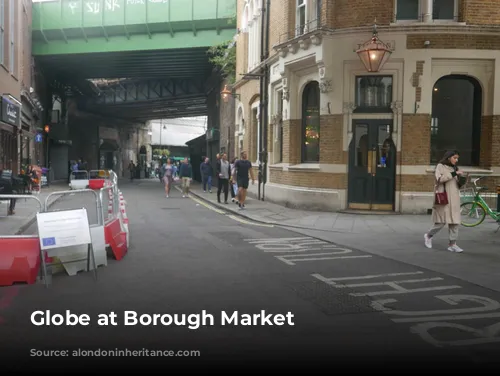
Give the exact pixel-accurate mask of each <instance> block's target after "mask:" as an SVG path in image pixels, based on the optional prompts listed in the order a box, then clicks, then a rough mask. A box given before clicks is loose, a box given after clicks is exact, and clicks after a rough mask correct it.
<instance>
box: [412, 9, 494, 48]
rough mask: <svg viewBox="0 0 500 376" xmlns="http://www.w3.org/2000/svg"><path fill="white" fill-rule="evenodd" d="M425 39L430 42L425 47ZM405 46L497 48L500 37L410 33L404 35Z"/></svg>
mask: <svg viewBox="0 0 500 376" xmlns="http://www.w3.org/2000/svg"><path fill="white" fill-rule="evenodd" d="M498 6H499V8H500V4H499V5H498ZM425 41H429V42H430V44H429V45H428V46H427V47H426V46H425V45H424V42H425ZM406 48H408V49H410V50H411V49H424V48H428V49H472V50H499V49H500V39H499V38H498V36H496V35H484V34H465V33H464V34H431V33H426V34H410V35H408V36H407V37H406Z"/></svg>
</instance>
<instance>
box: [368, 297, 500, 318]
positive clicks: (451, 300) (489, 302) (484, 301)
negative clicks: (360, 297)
mask: <svg viewBox="0 0 500 376" xmlns="http://www.w3.org/2000/svg"><path fill="white" fill-rule="evenodd" d="M435 298H436V299H439V300H441V301H443V302H445V303H448V304H449V305H452V306H456V305H458V304H459V303H460V302H474V303H477V304H480V305H481V306H480V307H475V308H457V309H438V310H433V311H399V310H393V309H391V308H387V307H385V305H386V304H389V303H396V302H397V300H396V299H383V300H375V301H374V302H373V303H372V307H373V308H374V309H376V310H377V311H382V312H384V313H387V314H389V315H395V316H432V315H458V314H463V313H477V312H488V311H495V310H497V309H499V308H500V303H499V302H497V301H496V300H493V299H490V298H485V297H483V296H476V295H438V296H435Z"/></svg>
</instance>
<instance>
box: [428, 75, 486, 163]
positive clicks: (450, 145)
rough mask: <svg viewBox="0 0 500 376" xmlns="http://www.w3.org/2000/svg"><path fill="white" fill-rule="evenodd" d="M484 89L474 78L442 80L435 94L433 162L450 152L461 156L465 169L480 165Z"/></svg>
mask: <svg viewBox="0 0 500 376" xmlns="http://www.w3.org/2000/svg"><path fill="white" fill-rule="evenodd" d="M482 99H483V94H482V88H481V85H480V84H479V82H478V81H477V80H476V79H475V78H473V77H470V76H465V75H449V76H444V77H442V78H440V79H439V80H438V81H437V82H436V83H435V85H434V88H433V92H432V121H431V132H430V133H431V163H432V164H435V163H437V162H438V161H439V160H440V159H441V158H442V156H443V154H444V153H445V152H446V151H447V150H457V151H458V152H459V153H460V164H461V165H462V166H478V165H479V156H480V138H481V116H482Z"/></svg>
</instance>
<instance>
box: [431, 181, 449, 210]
mask: <svg viewBox="0 0 500 376" xmlns="http://www.w3.org/2000/svg"><path fill="white" fill-rule="evenodd" d="M440 181H441V178H439V179H438V180H437V182H436V185H435V186H434V205H448V194H447V193H446V186H445V185H444V184H443V188H444V192H438V187H439V182H440Z"/></svg>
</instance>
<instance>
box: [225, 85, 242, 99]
mask: <svg viewBox="0 0 500 376" xmlns="http://www.w3.org/2000/svg"><path fill="white" fill-rule="evenodd" d="M220 95H221V97H222V100H223V101H224V103H227V102H228V101H229V97H230V96H231V97H237V98H239V97H240V95H239V94H236V93H233V92H232V91H231V90H229V88H228V87H227V85H224V89H222V91H221V92H220Z"/></svg>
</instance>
